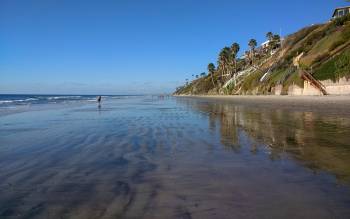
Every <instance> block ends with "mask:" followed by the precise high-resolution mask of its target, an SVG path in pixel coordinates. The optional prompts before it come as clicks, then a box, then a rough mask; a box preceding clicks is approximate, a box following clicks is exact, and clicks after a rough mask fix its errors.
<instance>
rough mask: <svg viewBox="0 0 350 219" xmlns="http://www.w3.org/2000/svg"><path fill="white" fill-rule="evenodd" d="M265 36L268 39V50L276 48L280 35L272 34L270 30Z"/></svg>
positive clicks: (279, 41)
mask: <svg viewBox="0 0 350 219" xmlns="http://www.w3.org/2000/svg"><path fill="white" fill-rule="evenodd" d="M266 38H267V39H268V40H269V45H268V46H269V50H270V51H271V50H273V49H276V48H277V47H278V46H279V45H280V43H281V37H280V35H278V34H273V33H272V32H267V33H266Z"/></svg>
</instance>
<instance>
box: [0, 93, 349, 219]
mask: <svg viewBox="0 0 350 219" xmlns="http://www.w3.org/2000/svg"><path fill="white" fill-rule="evenodd" d="M260 101H261V102H263V99H261V100H260ZM262 105H263V103H262ZM269 106H270V105H269ZM301 109H302V108H298V110H293V109H288V110H286V109H284V108H283V107H282V108H274V110H271V108H269V107H258V106H257V105H256V101H254V102H253V103H243V101H240V102H232V101H231V100H230V101H226V100H214V99H210V98H209V99H208V98H184V97H180V98H169V99H156V98H151V97H138V98H131V99H122V100H111V101H108V102H104V103H103V105H102V108H101V109H99V108H97V106H96V104H86V105H80V106H75V105H73V106H66V105H65V106H64V107H62V106H59V107H57V109H52V108H45V107H43V108H42V109H41V110H34V111H26V112H21V113H17V114H11V115H6V116H2V117H0V218H78V219H80V218H82V219H83V218H84V219H86V218H152V219H153V218H200V219H202V218H220V219H221V218H348V217H349V216H350V164H349V160H350V143H349V142H350V138H349V136H350V117H348V116H344V115H342V114H341V113H340V114H338V115H337V114H334V113H333V114H324V113H318V112H314V111H303V110H301Z"/></svg>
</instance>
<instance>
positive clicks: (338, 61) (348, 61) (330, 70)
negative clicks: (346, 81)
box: [314, 50, 350, 81]
mask: <svg viewBox="0 0 350 219" xmlns="http://www.w3.org/2000/svg"><path fill="white" fill-rule="evenodd" d="M349 75H350V50H347V51H345V52H343V53H341V54H339V55H337V56H335V57H333V58H332V59H330V60H328V61H327V62H325V63H324V64H322V65H321V66H320V67H319V68H318V69H316V70H315V73H314V77H315V78H316V79H318V80H327V79H331V80H333V81H337V80H338V79H339V78H341V77H344V76H349Z"/></svg>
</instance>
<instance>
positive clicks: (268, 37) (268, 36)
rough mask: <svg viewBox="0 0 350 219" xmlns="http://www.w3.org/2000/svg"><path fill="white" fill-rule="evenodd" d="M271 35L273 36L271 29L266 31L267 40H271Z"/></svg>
mask: <svg viewBox="0 0 350 219" xmlns="http://www.w3.org/2000/svg"><path fill="white" fill-rule="evenodd" d="M272 37H273V33H272V32H271V31H270V32H267V33H266V38H267V39H268V40H269V41H271V40H272Z"/></svg>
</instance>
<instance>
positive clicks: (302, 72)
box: [299, 70, 328, 95]
mask: <svg viewBox="0 0 350 219" xmlns="http://www.w3.org/2000/svg"><path fill="white" fill-rule="evenodd" d="M299 75H300V77H301V78H302V79H304V80H306V81H308V82H310V84H311V85H312V86H314V87H315V88H316V89H318V90H320V91H321V92H322V94H323V95H327V94H328V93H327V91H326V87H325V86H324V85H323V84H322V83H321V82H319V81H318V80H317V79H316V78H314V76H312V74H310V73H309V72H307V71H305V70H299Z"/></svg>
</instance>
